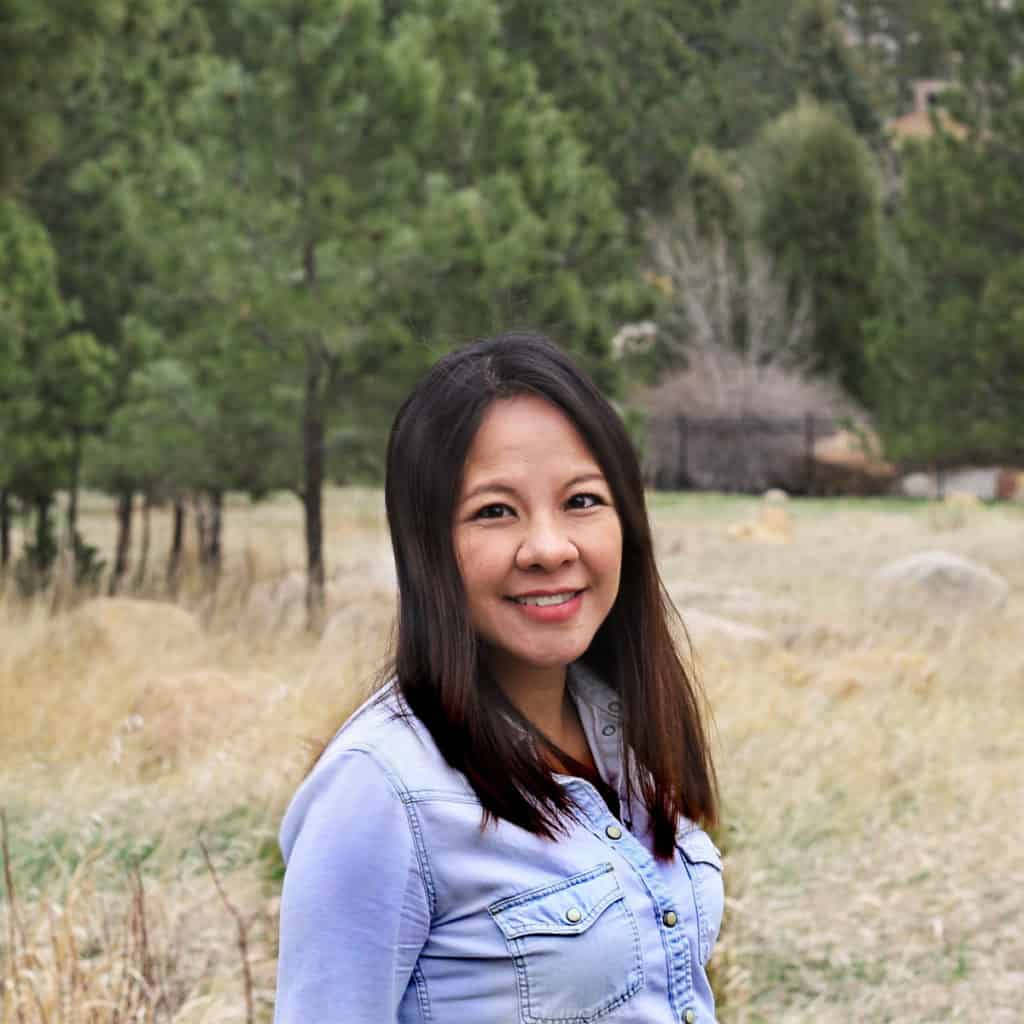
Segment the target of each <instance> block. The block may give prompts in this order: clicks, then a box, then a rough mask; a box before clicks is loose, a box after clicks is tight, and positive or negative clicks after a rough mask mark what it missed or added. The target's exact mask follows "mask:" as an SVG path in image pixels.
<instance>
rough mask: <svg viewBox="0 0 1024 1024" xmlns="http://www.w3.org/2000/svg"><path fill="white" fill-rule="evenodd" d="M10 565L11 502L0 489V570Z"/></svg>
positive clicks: (7, 495) (6, 494)
mask: <svg viewBox="0 0 1024 1024" xmlns="http://www.w3.org/2000/svg"><path fill="white" fill-rule="evenodd" d="M10 563H11V500H10V495H9V494H8V493H7V491H5V490H3V489H0V569H6V568H7V566H8V565H10Z"/></svg>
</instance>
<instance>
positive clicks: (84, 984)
mask: <svg viewBox="0 0 1024 1024" xmlns="http://www.w3.org/2000/svg"><path fill="white" fill-rule="evenodd" d="M652 507H653V512H654V516H655V519H656V523H657V534H658V547H659V558H660V564H661V567H662V573H663V576H664V579H665V581H666V584H667V586H668V588H669V590H670V592H671V593H672V594H673V596H674V597H675V599H676V600H677V603H678V604H679V605H680V607H681V608H682V609H683V610H684V618H685V619H686V621H687V622H688V624H689V626H690V631H691V635H692V637H693V640H694V643H695V645H696V656H697V659H698V664H699V667H700V672H701V676H702V678H703V681H704V684H705V688H706V690H707V693H708V697H709V699H710V703H711V705H712V708H713V711H714V718H715V735H716V745H717V757H718V765H719V770H720V776H721V785H722V791H723V795H724V800H725V812H726V814H725V822H724V826H723V828H722V830H721V833H720V836H719V838H720V841H721V843H722V845H723V846H724V848H725V849H726V854H727V856H726V882H727V893H728V906H727V919H726V926H725V930H724V933H723V938H722V941H721V943H720V945H719V948H718V950H717V952H716V955H715V960H714V961H713V963H714V964H715V983H716V986H717V988H718V991H719V993H720V1000H721V1020H722V1022H723V1024H740V1022H744V1024H746V1022H749V1024H753V1022H760V1021H765V1022H768V1021H770V1022H772V1024H781V1022H815V1024H829V1022H840V1021H843V1022H847V1021H851V1020H870V1021H872V1022H876V1024H881V1022H885V1021H893V1022H914V1024H919V1022H930V1021H935V1022H938V1021H943V1022H946V1021H953V1020H956V1021H971V1022H974V1021H978V1022H986V1024H1000V1022H1007V1024H1009V1022H1011V1021H1020V1020H1021V1019H1022V1010H1021V1004H1022V996H1024V508H1021V507H1020V506H1017V507H1007V506H1004V507H977V508H972V507H966V508H959V509H952V510H950V509H948V508H941V507H938V506H929V505H927V504H914V503H906V502H898V501H893V502H885V501H864V502H853V501H836V502H825V501H790V502H788V503H787V504H786V506H785V509H786V511H785V512H784V513H781V514H780V515H785V516H787V517H788V521H789V531H788V534H786V533H779V532H778V531H777V530H767V531H761V530H758V529H746V528H745V527H744V524H746V523H750V522H753V521H755V519H756V518H757V517H758V516H759V515H760V514H761V513H762V512H763V509H762V508H761V506H760V505H759V502H758V501H756V500H753V499H743V498H723V497H716V496H699V495H697V496H676V495H658V496H655V497H654V498H653V500H652ZM326 522H327V524H328V527H329V535H328V538H327V555H328V566H329V571H330V574H331V577H332V583H331V588H330V599H331V605H332V609H333V610H334V618H333V619H332V620H331V622H330V624H329V626H328V628H327V630H326V631H325V634H324V636H323V638H322V639H315V638H311V637H309V636H307V635H305V634H304V632H303V630H302V628H301V618H302V616H301V597H300V596H299V595H298V587H297V583H296V580H295V578H294V577H289V575H288V574H289V573H294V572H296V571H297V570H300V569H301V566H302V560H303V551H302V531H301V521H300V508H299V505H298V502H296V501H295V500H294V499H292V498H289V497H285V496H282V497H280V498H277V499H275V500H273V501H270V502H267V503H264V504H261V505H258V506H250V505H249V504H248V503H247V502H245V501H243V500H241V499H239V500H232V501H231V502H229V505H228V508H227V514H226V523H225V538H224V541H225V551H226V555H225V567H224V572H223V574H222V577H221V581H220V584H219V586H218V588H217V590H216V592H215V593H212V594H211V593H209V592H206V593H204V591H203V590H202V588H201V587H200V586H199V585H198V583H196V582H192V583H190V584H187V585H186V586H185V587H184V588H183V590H182V591H181V593H180V595H179V597H178V599H177V600H176V602H175V603H173V604H172V603H170V602H168V601H166V600H162V599H161V594H160V588H159V585H158V583H156V582H153V583H150V584H148V585H147V586H146V587H144V588H143V593H142V594H141V595H140V596H139V598H138V599H133V600H131V601H118V602H116V603H106V602H99V603H93V604H89V605H86V606H84V607H82V608H80V609H78V610H77V611H74V612H71V613H67V612H62V613H60V614H58V615H56V616H55V615H52V614H51V613H50V611H49V608H48V606H47V605H46V603H45V602H44V601H40V602H37V603H35V604H33V605H31V606H29V607H25V606H22V605H19V604H18V603H17V602H15V601H14V599H13V598H12V597H11V595H9V594H8V595H7V596H6V597H2V596H0V723H2V724H0V730H2V731H0V809H2V810H3V814H4V821H5V828H4V848H5V857H4V860H5V878H4V879H2V880H0V892H2V893H3V915H2V920H0V976H2V979H3V986H4V987H3V991H2V993H0V1000H2V1006H0V1022H2V1024H16V1022H17V1024H41V1022H49V1024H57V1022H60V1024H70V1022H74V1021H81V1022H83V1024H85V1022H92V1021H95V1022H104V1024H106V1022H111V1024H113V1022H115V1021H118V1022H123V1024H127V1022H128V1021H154V1022H155V1021H173V1022H174V1024H226V1022H242V1021H246V1020H247V1019H251V1020H253V1021H261V1022H266V1021H269V1020H270V1018H271V1014H272V1006H273V994H274V981H275V941H276V940H275V929H276V915H277V895H276V894H277V889H278V881H279V877H280V863H279V859H278V855H277V851H276V829H277V825H278V821H279V818H280V815H281V813H282V811H283V809H284V807H285V804H286V802H287V800H288V798H289V796H290V794H291V792H292V791H293V789H294V787H295V785H296V784H297V782H298V781H299V779H300V777H301V775H302V773H303V771H304V768H305V765H306V763H307V760H308V757H309V751H308V747H307V741H309V740H313V739H317V738H319V739H324V738H327V737H329V736H330V734H331V733H332V731H333V728H334V726H335V725H336V724H337V722H338V721H340V719H341V717H342V716H343V715H344V714H345V713H346V711H347V710H348V709H349V708H351V707H352V706H353V705H354V704H355V703H357V702H358V701H359V700H360V699H361V695H362V693H363V692H364V690H365V687H366V684H367V682H368V680H369V679H370V678H371V676H372V674H373V670H374V667H375V665H376V663H377V660H378V659H379V657H380V655H381V652H382V651H383V649H384V646H385V643H386V639H387V630H388V625H389V621H390V613H391V600H392V596H391V588H392V577H391V573H390V571H389V566H388V563H389V558H390V556H389V551H388V547H387V536H386V533H385V529H384V525H383V517H382V508H381V498H380V494H379V493H378V492H372V491H358V490H337V491H333V492H331V493H330V495H329V497H328V507H327V510H326ZM769 525H770V526H776V527H777V526H779V525H780V524H779V523H769ZM82 527H83V531H84V533H85V535H86V538H87V539H88V540H89V541H91V542H92V543H96V544H99V545H100V546H101V547H102V548H103V549H104V550H105V551H106V552H107V553H108V555H109V552H110V550H111V548H112V542H113V515H112V511H111V508H110V505H109V503H108V502H106V501H105V500H104V499H101V498H99V497H94V496H86V498H85V501H84V508H83V522H82ZM167 530H168V523H167V519H166V513H156V514H155V517H154V538H153V544H154V548H153V552H154V554H153V558H154V559H155V560H156V561H159V560H160V559H162V558H163V557H164V552H165V551H166V543H167ZM928 550H942V551H947V552H950V553H952V554H958V555H962V556H965V557H968V558H970V559H973V560H975V561H977V562H980V563H982V564H983V565H986V566H988V567H989V568H990V569H992V570H993V571H994V572H996V573H998V574H999V575H1000V576H1002V577H1003V578H1004V579H1005V580H1006V581H1007V583H1008V584H1009V595H1008V598H1007V600H1006V602H1005V604H1004V605H1003V606H1002V607H1001V608H999V609H996V610H984V609H982V608H978V607H975V606H973V605H972V603H971V601H970V600H967V599H962V600H956V601H954V602H952V603H949V602H946V603H943V602H942V601H941V600H940V598H939V597H931V596H928V595H927V594H921V595H918V596H909V595H905V596H903V597H902V598H901V599H899V600H897V601H893V600H888V601H886V600H885V599H884V598H883V596H882V595H881V594H880V592H879V587H878V585H877V583H876V582H875V581H874V580H873V577H872V574H873V573H874V572H875V570H877V569H878V568H879V567H881V566H883V565H885V564H886V563H888V562H890V561H892V560H893V559H896V558H899V557H901V556H904V555H908V554H911V553H914V552H919V551H928ZM156 568H159V566H156ZM154 602H160V603H154ZM740 627H743V628H740ZM207 858H208V861H207ZM12 893H13V894H14V897H15V898H14V900H13V901H12V900H11V899H10V896H11V894H12ZM240 940H242V941H243V944H244V949H243V946H242V945H240Z"/></svg>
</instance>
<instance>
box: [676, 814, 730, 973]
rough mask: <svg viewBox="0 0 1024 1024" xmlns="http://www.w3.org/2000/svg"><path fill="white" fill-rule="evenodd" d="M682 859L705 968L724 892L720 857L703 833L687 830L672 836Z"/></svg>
mask: <svg viewBox="0 0 1024 1024" xmlns="http://www.w3.org/2000/svg"><path fill="white" fill-rule="evenodd" d="M676 846H678V847H679V850H680V852H681V853H682V855H683V863H684V864H685V865H686V870H687V873H688V874H689V876H690V882H691V884H692V885H693V902H694V906H695V909H696V911H697V939H698V948H699V950H700V962H701V963H702V964H706V963H707V962H708V958H709V957H710V956H711V950H712V949H713V948H714V945H715V942H716V940H717V939H718V932H719V929H720V928H721V927H722V912H723V910H724V909H725V889H724V887H723V885H722V856H721V854H720V853H719V852H718V850H717V849H716V848H715V844H714V843H712V842H711V837H710V836H709V835H708V834H707V832H705V831H703V829H700V828H697V827H696V826H689V827H688V830H685V829H684V830H681V831H680V832H679V833H678V834H677V835H676Z"/></svg>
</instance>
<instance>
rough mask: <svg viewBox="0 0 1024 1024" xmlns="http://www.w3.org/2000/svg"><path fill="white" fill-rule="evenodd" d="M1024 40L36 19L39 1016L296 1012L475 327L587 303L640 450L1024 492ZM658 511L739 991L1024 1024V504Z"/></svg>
mask: <svg viewBox="0 0 1024 1024" xmlns="http://www.w3.org/2000/svg"><path fill="white" fill-rule="evenodd" d="M1022 55H1024V12H1022V11H1021V10H1020V9H1019V5H1018V4H1015V3H1012V2H1006V0H1002V2H988V0H970V2H963V0H903V2H896V0H885V2H881V0H879V2H875V0H856V2H855V0H851V2H844V3H839V2H829V0H788V2H783V0H601V2H596V0H595V2H593V3H589V4H588V3H568V2H566V3H552V2H548V0H232V2H226V0H200V2H194V0H193V2H186V0H0V867H2V876H0V910H2V913H0V1024H14V1022H17V1024H26V1022H28V1024H36V1022H47V1024H71V1022H79V1021H88V1022H89V1024H101V1022H102V1024H107V1022H111V1024H113V1022H115V1021H126V1020H144V1021H147V1022H152V1024H156V1022H157V1021H173V1022H174V1024H221V1022H224V1024H226V1022H229V1021H231V1022H237V1021H246V1022H247V1024H252V1022H255V1021H268V1020H269V1019H270V1018H271V1015H272V1011H273V1000H274V990H275V980H276V977H275V972H276V960H277V914H278V910H279V894H280V883H281V876H282V870H283V865H282V864H281V859H280V854H279V849H278V845H277V829H278V826H279V823H280V818H281V814H282V812H283V810H284V807H285V806H286V803H287V800H288V799H289V798H290V796H291V794H292V792H293V791H294V787H295V785H296V784H297V783H298V780H299V779H300V778H301V777H302V775H303V773H304V771H305V770H306V768H307V767H308V763H309V758H310V752H311V750H312V749H315V747H316V743H317V742H318V741H322V740H324V739H326V738H328V737H329V736H330V735H331V731H332V730H333V728H334V727H336V725H337V723H338V722H340V721H342V720H343V718H344V716H345V714H346V713H347V712H348V711H350V710H351V709H352V707H354V706H355V704H356V703H357V702H358V700H359V699H361V697H362V696H363V695H364V694H365V686H366V685H367V684H368V681H370V680H372V679H373V677H374V673H375V672H376V671H377V670H378V669H379V666H380V664H381V659H382V657H383V654H384V652H385V650H386V646H387V641H388V636H389V631H390V627H391V620H392V618H393V611H394V575H393V567H392V565H391V560H390V551H389V547H388V540H387V533H386V527H385V523H384V520H383V516H382V508H381V506H382V502H381V495H380V488H379V483H380V477H381V469H382V453H383V447H384V441H385V437H386V432H387V428H388V426H389V424H390V420H391V417H392V416H393V414H394V411H395V409H396V406H397V403H398V402H399V401H400V399H401V397H402V396H403V394H404V393H406V392H407V390H408V388H409V386H410V385H411V383H412V381H413V380H414V379H415V377H416V376H417V375H418V374H419V373H420V372H421V371H422V370H423V368H424V367H425V366H427V365H428V364H429V363H430V362H431V361H433V360H434V359H435V358H436V356H437V355H439V354H440V353H441V352H443V351H445V350H447V349H449V348H450V347H452V346H454V345H457V344H460V343H462V342H464V341H466V340H468V339H470V338H472V337H475V336H479V335H482V334H489V333H493V332H495V331H497V330H503V329H506V328H509V327H514V326H529V327H536V328H540V329H542V330H545V331H547V332H549V333H550V334H552V335H553V336H554V337H555V338H557V339H558V340H559V341H560V342H561V343H562V344H564V345H565V346H566V347H568V348H569V349H571V350H572V351H573V352H574V354H575V355H576V356H577V357H578V358H579V359H580V361H581V362H582V363H584V364H585V365H586V366H587V368H588V369H589V370H590V371H591V372H592V373H593V374H594V375H595V377H596V378H597V379H598V381H599V382H600V384H601V386H602V387H603V388H604V389H605V390H606V392H607V393H608V394H609V395H610V396H611V397H612V398H613V400H614V401H615V402H616V403H617V404H618V406H619V408H620V409H621V410H622V412H623V413H624V415H625V416H626V417H627V422H628V423H629V425H630V427H631V429H632V430H634V433H635V437H636V440H637V443H638V445H639V446H640V447H641V449H642V450H643V452H644V457H645V461H646V464H647V466H648V467H649V466H650V460H651V458H652V457H656V456H658V455H659V454H660V453H663V452H666V451H668V452H669V453H670V454H671V446H670V445H668V444H666V442H665V439H664V437H663V436H661V435H659V434H658V432H657V431H658V429H659V427H658V424H659V422H661V420H659V417H662V418H663V417H666V416H667V417H668V418H669V419H671V418H672V417H673V416H677V415H679V414H687V415H689V414H695V415H703V416H709V417H722V418H726V419H727V418H730V417H737V416H744V417H762V418H763V419H764V420H765V421H766V422H767V421H769V420H771V419H772V418H773V417H778V416H782V415H784V416H787V417H798V418H799V417H803V416H809V417H817V416H820V417H822V418H823V419H828V418H832V419H839V420H844V421H846V422H848V423H850V424H851V425H853V426H854V427H856V428H857V429H858V430H860V428H861V427H863V428H864V430H863V434H864V436H865V437H875V436H877V437H878V438H879V439H880V443H881V445H882V449H883V450H882V451H881V452H880V453H876V457H877V459H879V460H880V459H882V458H883V457H884V459H886V460H888V461H889V462H890V463H891V464H893V465H895V466H897V467H898V468H899V469H900V470H905V469H917V468H927V469H933V468H942V467H950V468H951V467H957V466H970V465H973V466H978V465H985V464H988V465H1000V466H1004V467H1014V468H1016V469H1018V470H1019V469H1021V468H1024V449H1022V441H1021V439H1022V437H1024V423H1022V420H1024V255H1022V254H1024V175H1022V174H1021V172H1020V168H1021V167H1024V72H1022V70H1021V69H1022V63H1021V58H1022ZM694 443H696V442H694ZM649 479H650V477H649ZM650 508H651V514H652V517H653V519H654V525H655V533H656V544H657V551H658V561H659V568H660V570H661V572H662V576H663V579H664V581H665V584H666V588H667V590H668V592H669V594H670V596H671V597H672V599H673V601H674V603H675V604H676V605H677V606H678V607H679V608H680V610H681V612H682V615H683V620H684V621H685V623H686V626H687V630H688V632H689V635H690V637H691V639H692V640H693V641H694V648H693V651H696V653H697V654H698V655H699V656H700V657H699V659H698V660H699V667H700V675H701V677H702V679H703V680H704V682H705V685H706V688H707V693H708V697H709V701H710V704H711V707H712V708H713V710H714V723H715V737H716V752H717V753H716V756H717V764H718V765H719V768H720V776H721V782H722V791H723V806H724V811H725V813H724V820H723V825H722V827H721V828H720V829H719V830H718V831H717V832H716V834H715V841H716V843H718V844H719V846H720V847H721V848H722V850H723V853H724V855H725V864H726V869H725V879H726V892H727V913H726V920H725V925H724V928H723V932H722V936H721V938H720V941H719V942H718V944H717V947H716V952H715V956H714V958H713V959H712V961H711V974H712V983H713V986H714V988H715V991H716V996H717V999H718V1008H719V1016H720V1019H721V1020H722V1021H723V1022H725V1021H729V1022H730V1024H745V1022H749V1024H756V1022H759V1021H764V1020H772V1021H814V1022H815V1024H829V1022H832V1021H836V1022H839V1021H848V1020H850V1019H851V1018H852V1017H853V1016H855V1015H856V1016H857V1017H862V1016H870V1017H872V1018H874V1019H878V1020H889V1021H900V1022H907V1024H922V1022H928V1021H940V1020H941V1021H945V1020H950V1019H969V1020H974V1019H979V1020H982V1019H983V1020H986V1021H992V1022H998V1024H1001V1022H1003V1021H1005V1022H1007V1024H1009V1022H1011V1021H1017V1020H1018V1019H1019V1016H1020V991H1021V985H1022V978H1024V931H1022V929H1021V921H1022V920H1024V905H1022V900H1024V831H1022V830H1024V806H1022V800H1024V790H1022V789H1021V786H1020V779H1021V778H1022V777H1024V761H1022V758H1024V753H1022V750H1021V745H1020V742H1019V736H1020V735H1021V731H1022V729H1024V704H1022V694H1024V690H1022V687H1021V685H1020V681H1021V679H1022V678H1024V654H1022V650H1021V644H1020V637H1021V635H1022V634H1024V618H1022V616H1024V606H1022V604H1021V601H1020V595H1021V594H1022V593H1024V563H1022V561H1021V559H1020V557H1019V548H1020V543H1019V539H1020V525H1021V513H1022V507H1021V506H1020V505H1018V504H1016V503H1008V502H1007V503H997V502H992V503H988V504H986V505H984V506H982V505H978V504H974V505H971V504H948V505H947V504H943V503H931V502H914V501H906V500H899V499H897V498H895V497H886V498H880V499H867V500H837V499H825V500H819V499H815V498H810V497H808V498H803V499H801V500H799V501H797V500H794V501H789V502H785V503H783V504H782V505H775V504H770V503H767V502H761V501H760V500H759V499H755V498H751V497H745V496H741V495H719V494H700V493H688V494H672V493H663V492H660V493H659V492H652V493H651V495H650ZM140 527H141V528H140ZM937 545H939V546H941V548H942V551H941V552H935V551H934V548H935V547H936V546H937ZM158 554H159V556H160V557H157V556H158ZM936 555H938V557H937V558H936V557H935V556H936ZM921 556H923V557H924V558H925V561H926V562H929V564H930V565H931V566H932V568H933V569H934V570H935V576H934V577H930V578H929V579H928V580H925V581H924V583H923V584H922V583H921V581H920V580H918V581H916V582H917V584H918V585H916V586H914V587H911V588H910V589H909V590H906V591H903V590H901V591H898V592H897V593H896V595H895V597H894V598H893V597H892V594H890V598H891V599H886V597H885V594H884V593H883V591H884V590H885V588H886V586H888V585H889V584H890V583H891V582H892V577H891V574H890V570H891V569H892V568H893V562H894V560H897V561H900V562H901V564H902V565H903V569H904V571H906V561H905V560H906V559H911V561H912V562H913V566H912V567H911V568H912V569H914V568H915V567H917V566H919V565H920V564H921V563H920V562H919V561H914V560H915V559H918V558H919V557H921ZM929 560H930V561H929ZM965 562H969V563H970V564H969V565H965ZM300 570H301V571H300ZM915 571H916V570H915ZM947 583H950V584H951V585H950V587H949V588H948V589H946V590H945V591H944V587H945V584H947ZM100 594H103V595H107V596H103V597H101V596H99V595H100ZM325 622H326V624H325V625H324V623H325ZM321 625H324V628H323V629H321V628H320V627H321ZM309 627H313V628H309ZM691 653H692V651H691Z"/></svg>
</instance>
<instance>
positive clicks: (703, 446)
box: [645, 415, 838, 494]
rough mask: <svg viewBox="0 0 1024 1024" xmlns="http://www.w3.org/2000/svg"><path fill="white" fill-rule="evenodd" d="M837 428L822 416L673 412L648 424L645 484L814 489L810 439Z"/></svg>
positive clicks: (754, 490) (817, 483)
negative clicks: (719, 414) (721, 414)
mask: <svg viewBox="0 0 1024 1024" xmlns="http://www.w3.org/2000/svg"><path fill="white" fill-rule="evenodd" d="M837 429H838V423H837V421H836V420H833V419H831V418H828V417H824V416H812V415H808V416H793V417H772V418H766V417H760V416H712V417H707V416H675V417H672V418H665V417H661V418H656V419H654V420H652V421H651V423H650V424H649V433H648V444H647V448H648V454H647V457H646V459H645V469H646V474H647V482H648V484H649V485H651V486H653V487H656V488H662V489H666V490H683V489H696V490H709V491H726V492H734V493H745V494H754V493H760V492H762V491H765V490H767V489H768V488H771V487H781V488H783V489H785V490H786V491H789V492H790V493H794V494H815V493H820V490H821V488H822V487H823V486H824V484H825V481H823V480H820V479H819V472H818V467H817V466H816V461H815V457H814V447H815V443H816V442H817V441H818V440H820V439H821V438H824V437H827V436H829V435H831V434H832V433H834V432H835V431H836V430H837Z"/></svg>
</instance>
